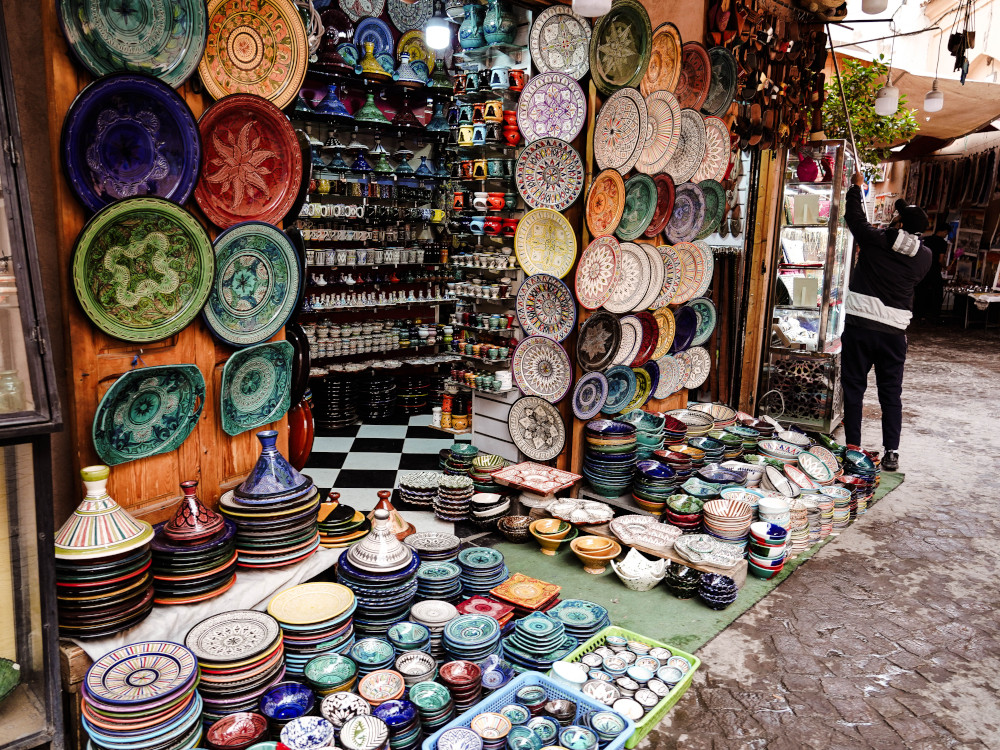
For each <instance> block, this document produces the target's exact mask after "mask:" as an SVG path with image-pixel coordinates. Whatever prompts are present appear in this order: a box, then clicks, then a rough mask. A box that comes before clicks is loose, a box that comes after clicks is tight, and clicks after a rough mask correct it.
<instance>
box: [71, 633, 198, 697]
mask: <svg viewBox="0 0 1000 750" xmlns="http://www.w3.org/2000/svg"><path fill="white" fill-rule="evenodd" d="M197 673H198V661H197V660H196V659H195V657H194V654H192V653H191V652H190V651H189V650H188V649H186V648H184V646H181V645H180V644H177V643H170V642H167V641H145V642H142V643H134V644H132V645H130V646H122V647H121V648H118V649H115V650H114V651H112V652H111V653H109V654H105V655H104V656H102V657H101V658H100V659H98V660H97V661H96V662H94V664H93V665H92V666H91V667H90V669H88V670H87V675H86V677H84V680H83V685H84V688H85V690H86V693H87V695H88V696H90V697H92V698H94V699H95V700H98V701H100V702H101V703H104V704H111V705H114V706H128V705H132V704H144V703H153V702H156V701H162V700H164V699H166V698H169V697H170V696H171V695H174V694H175V693H179V692H180V691H182V690H183V689H184V688H185V687H187V686H188V683H189V682H190V681H191V680H192V679H193V678H194V677H195V676H196V675H197Z"/></svg>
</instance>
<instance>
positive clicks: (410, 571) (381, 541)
mask: <svg viewBox="0 0 1000 750" xmlns="http://www.w3.org/2000/svg"><path fill="white" fill-rule="evenodd" d="M419 565H420V558H419V557H418V556H417V555H416V554H414V552H413V550H412V549H411V548H410V547H407V546H406V545H404V544H403V543H402V542H400V541H399V540H398V539H396V536H395V534H393V532H392V528H391V522H390V521H389V513H388V511H386V510H384V509H381V508H380V509H378V510H376V511H375V512H374V517H373V521H372V531H371V533H370V534H368V536H366V537H365V538H364V539H362V540H361V541H360V542H356V543H355V544H353V545H351V547H349V548H348V549H346V550H345V551H344V552H343V553H341V555H340V561H339V563H338V565H337V581H338V582H340V583H342V584H344V585H345V586H347V587H348V588H349V589H351V590H352V591H353V592H354V596H355V598H356V599H357V603H358V606H357V611H356V612H355V614H354V627H355V629H356V630H357V631H358V632H359V633H361V634H363V635H371V636H383V635H385V633H386V631H387V630H388V629H389V628H390V627H391V626H392V625H393V624H394V623H397V622H400V621H402V620H405V619H406V615H407V613H408V612H409V611H410V605H411V604H413V598H414V596H416V593H417V580H416V576H417V568H418V567H419Z"/></svg>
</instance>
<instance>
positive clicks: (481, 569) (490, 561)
mask: <svg viewBox="0 0 1000 750" xmlns="http://www.w3.org/2000/svg"><path fill="white" fill-rule="evenodd" d="M458 564H459V565H460V566H461V568H462V574H461V576H460V578H461V581H462V594H463V595H464V596H466V597H469V596H475V595H476V594H488V593H489V591H490V589H492V588H493V587H494V586H498V585H499V584H501V583H503V582H504V581H506V580H507V579H508V578H510V571H509V570H507V566H506V565H504V563H503V554H501V553H500V552H498V551H497V550H495V549H491V548H489V547H469V548H468V549H464V550H462V551H461V552H459V553H458Z"/></svg>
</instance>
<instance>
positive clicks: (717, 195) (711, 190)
mask: <svg viewBox="0 0 1000 750" xmlns="http://www.w3.org/2000/svg"><path fill="white" fill-rule="evenodd" d="M691 184H692V185H693V184H694V183H691ZM698 187H699V188H701V193H702V196H703V197H704V199H705V222H704V223H703V224H702V225H701V229H699V230H698V234H696V235H695V239H697V240H703V239H705V238H706V237H708V236H709V235H710V234H712V233H713V232H715V231H716V230H717V229H718V228H719V223H720V222H721V221H722V215H723V214H724V213H725V211H726V191H725V189H724V188H723V187H722V185H720V184H719V183H718V182H716V181H715V180H702V181H701V182H699V183H698Z"/></svg>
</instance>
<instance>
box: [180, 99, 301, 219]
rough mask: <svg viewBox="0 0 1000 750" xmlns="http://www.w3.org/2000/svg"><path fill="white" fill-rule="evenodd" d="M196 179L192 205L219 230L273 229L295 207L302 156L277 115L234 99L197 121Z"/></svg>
mask: <svg viewBox="0 0 1000 750" xmlns="http://www.w3.org/2000/svg"><path fill="white" fill-rule="evenodd" d="M198 130H199V131H201V138H202V144H203V147H202V155H201V175H200V176H199V177H198V186H197V187H196V188H195V191H194V199H195V201H197V203H198V206H199V207H201V210H202V211H204V213H205V216H207V217H208V219H209V221H211V222H212V223H213V224H215V225H216V226H218V227H221V228H222V229H225V228H227V227H231V226H232V225H233V224H238V223H240V222H242V221H251V220H253V221H266V222H268V223H270V224H275V223H277V222H279V221H281V219H282V217H284V216H285V214H286V213H288V210H289V209H290V208H291V207H292V204H293V203H295V199H296V196H297V194H298V190H299V186H300V184H301V182H302V152H301V150H300V149H299V141H298V138H297V137H296V135H295V130H294V129H293V128H292V124H291V123H290V122H289V121H288V118H287V117H285V115H284V114H282V112H281V110H280V109H278V108H277V107H275V106H274V105H273V104H271V103H270V102H269V101H266V100H265V99H261V98H260V97H259V96H253V95H251V94H234V95H232V96H227V97H225V98H224V99H220V100H219V101H218V102H216V103H215V104H213V105H212V106H211V107H209V108H208V109H207V110H206V111H205V114H203V115H202V116H201V119H200V120H199V121H198Z"/></svg>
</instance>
